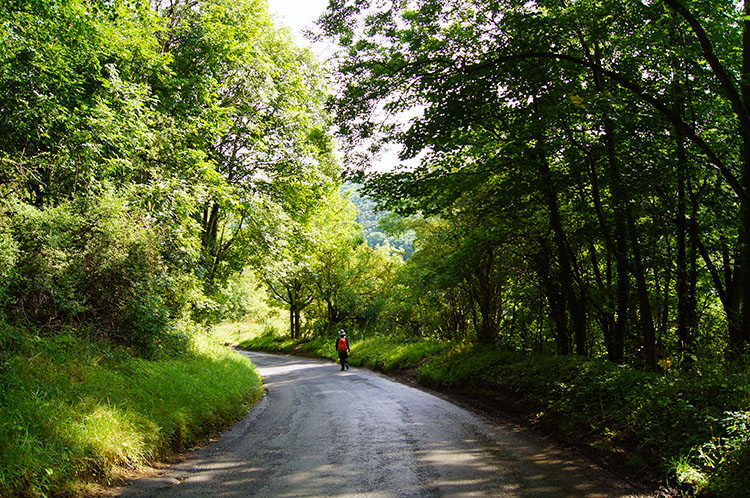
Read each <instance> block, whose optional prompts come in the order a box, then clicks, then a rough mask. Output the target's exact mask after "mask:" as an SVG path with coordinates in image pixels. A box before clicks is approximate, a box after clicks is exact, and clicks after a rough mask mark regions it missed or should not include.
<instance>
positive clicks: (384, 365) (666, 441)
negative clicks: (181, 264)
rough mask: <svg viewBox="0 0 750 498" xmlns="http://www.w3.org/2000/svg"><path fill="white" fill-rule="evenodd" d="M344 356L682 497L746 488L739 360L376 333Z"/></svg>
mask: <svg viewBox="0 0 750 498" xmlns="http://www.w3.org/2000/svg"><path fill="white" fill-rule="evenodd" d="M334 341H335V337H334V338H316V339H300V340H291V339H289V338H284V337H279V336H277V335H275V334H273V333H268V332H267V333H265V334H262V335H260V336H256V337H254V338H251V339H248V340H246V341H244V342H243V343H242V344H241V346H242V347H245V348H247V349H256V350H264V351H271V352H283V353H295V354H308V355H316V356H320V357H324V358H329V359H335V358H336V356H337V355H336V352H335V351H334ZM350 363H351V364H352V365H353V366H361V367H368V368H372V369H375V370H380V371H384V372H398V371H403V370H407V369H417V371H418V373H417V380H418V382H419V383H421V384H422V385H424V386H427V387H431V388H434V389H439V390H444V391H453V392H456V391H458V392H461V393H463V394H469V395H472V396H474V397H479V398H481V399H482V400H484V401H491V403H490V404H494V405H495V406H502V407H503V408H504V409H506V410H512V411H514V412H515V413H516V414H518V415H521V416H523V417H525V418H526V419H527V420H529V421H530V422H532V423H534V424H536V425H539V426H541V427H545V428H546V429H547V430H552V431H554V432H555V433H556V434H557V435H558V437H560V438H562V439H564V440H567V441H569V442H574V443H576V444H584V445H587V446H588V448H589V453H592V454H594V455H597V456H599V457H601V458H602V460H604V461H610V462H612V463H615V464H617V465H625V466H626V467H628V468H629V469H630V470H631V471H632V472H633V473H636V474H640V475H644V474H650V475H652V476H653V477H654V478H655V479H658V480H661V481H663V482H666V483H667V485H668V486H670V487H673V488H674V489H679V490H680V491H681V492H682V493H684V494H686V495H690V496H710V497H726V498H740V497H745V496H747V490H748V489H750V477H748V475H747V473H746V472H745V469H747V468H748V465H750V444H748V438H749V435H750V374H749V373H748V368H746V367H741V366H739V365H697V364H693V365H692V366H690V368H684V369H680V368H672V369H671V370H668V371H666V372H658V373H657V372H645V371H642V370H639V369H636V368H632V367H628V366H624V365H616V364H613V363H611V362H608V361H606V360H603V359H593V358H582V357H578V356H572V355H571V356H542V355H530V354H527V353H520V352H509V351H503V350H501V349H496V348H487V347H480V346H475V345H461V344H446V343H440V342H437V341H429V340H426V341H413V340H411V341H408V340H404V339H401V338H393V337H384V336H375V337H370V338H365V339H359V340H357V339H354V340H353V341H352V354H351V356H350Z"/></svg>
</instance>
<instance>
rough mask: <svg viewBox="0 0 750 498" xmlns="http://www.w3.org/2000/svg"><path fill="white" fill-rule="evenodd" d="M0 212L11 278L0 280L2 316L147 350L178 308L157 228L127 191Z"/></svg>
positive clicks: (17, 205) (175, 288) (16, 206)
mask: <svg viewBox="0 0 750 498" xmlns="http://www.w3.org/2000/svg"><path fill="white" fill-rule="evenodd" d="M3 214H4V217H3V219H4V220H5V222H6V228H7V231H6V232H5V235H4V237H3V240H5V241H7V242H5V244H6V247H8V248H10V249H14V250H15V253H14V252H10V251H8V252H4V254H6V258H8V257H13V260H11V261H10V262H12V263H14V264H11V265H8V266H7V267H6V268H7V269H6V270H5V271H6V272H11V273H12V274H14V275H15V276H16V278H15V279H13V280H10V281H6V282H7V283H5V285H4V289H5V290H4V292H5V296H6V297H5V305H6V306H5V310H6V311H5V314H6V316H7V317H8V319H12V320H15V321H18V322H23V321H26V322H29V323H33V324H36V325H46V326H50V325H52V326H55V327H61V326H63V325H66V324H74V323H75V324H81V325H84V324H85V325H86V326H89V327H92V328H93V329H94V330H95V331H97V332H98V333H102V334H106V335H109V336H110V337H113V338H119V339H122V340H124V341H126V342H127V343H130V344H134V345H137V346H139V347H141V348H144V350H147V349H148V348H149V347H150V343H151V342H152V340H153V339H154V338H155V337H156V336H158V335H159V334H160V333H161V332H163V331H165V330H167V329H168V327H169V324H170V320H172V319H177V318H179V317H180V316H181V315H182V314H183V313H184V310H183V309H181V308H180V305H182V306H184V303H182V302H181V298H180V297H177V296H179V292H180V291H182V290H183V288H182V286H180V285H177V282H176V281H175V277H176V275H175V274H174V273H173V272H171V271H170V268H169V266H168V265H167V263H166V262H165V260H164V258H163V256H162V254H163V252H164V245H163V239H162V237H161V236H160V232H159V231H158V229H157V228H156V227H155V226H154V223H153V222H152V221H151V220H150V218H149V217H148V216H147V214H146V213H144V212H143V211H141V210H139V209H137V208H134V207H133V206H132V205H131V204H129V203H128V201H127V198H126V196H123V195H118V194H114V193H106V192H105V193H104V194H103V195H102V196H100V197H95V198H91V199H87V200H83V199H81V200H78V201H72V202H67V203H62V204H60V205H58V206H56V207H54V208H48V209H44V210H41V209H38V208H36V207H33V206H30V205H28V204H24V203H20V202H16V203H13V204H10V205H7V207H6V211H5V212H4V213H3ZM14 254H15V256H14ZM170 305H172V307H170Z"/></svg>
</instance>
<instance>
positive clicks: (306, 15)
mask: <svg viewBox="0 0 750 498" xmlns="http://www.w3.org/2000/svg"><path fill="white" fill-rule="evenodd" d="M326 7H328V0H268V11H269V12H270V13H271V15H272V16H273V17H274V19H275V20H276V21H278V22H279V23H281V24H283V25H285V26H286V27H288V28H290V29H291V30H292V34H293V35H294V39H295V41H296V43H297V44H298V45H299V46H301V47H311V49H312V51H313V52H314V53H316V54H317V55H318V57H319V59H321V60H325V59H326V58H327V57H326V53H325V52H326V51H327V50H328V51H329V54H330V50H331V49H330V47H328V48H327V47H326V46H325V45H318V46H315V45H314V44H312V43H311V42H310V40H307V39H306V38H305V37H304V36H303V35H302V30H303V29H305V28H309V27H311V26H312V25H313V23H314V22H315V21H316V20H317V19H318V17H320V15H321V14H322V13H323V12H324V11H325V10H326ZM400 162H401V161H399V159H398V157H397V147H395V146H393V145H388V146H385V148H384V150H383V151H381V154H380V156H379V157H377V158H374V162H373V164H371V166H370V169H371V170H373V171H390V170H392V169H393V168H394V167H395V166H396V165H397V164H399V163H400ZM407 164H409V162H407ZM414 164H416V162H413V164H412V165H414Z"/></svg>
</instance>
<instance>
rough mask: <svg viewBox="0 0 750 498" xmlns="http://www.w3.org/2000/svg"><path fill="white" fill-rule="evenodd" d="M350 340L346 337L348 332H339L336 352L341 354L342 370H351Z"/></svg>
mask: <svg viewBox="0 0 750 498" xmlns="http://www.w3.org/2000/svg"><path fill="white" fill-rule="evenodd" d="M350 350H351V349H350V348H349V339H348V338H347V337H346V332H344V331H343V330H342V331H340V332H339V338H338V339H336V351H338V352H339V360H341V370H344V369H346V370H349V351H350Z"/></svg>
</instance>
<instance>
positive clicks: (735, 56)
mask: <svg viewBox="0 0 750 498" xmlns="http://www.w3.org/2000/svg"><path fill="white" fill-rule="evenodd" d="M310 37H311V38H312V39H315V40H318V41H320V42H326V43H329V44H331V45H332V46H334V47H336V49H335V51H334V52H333V55H332V56H331V59H330V60H328V61H322V60H320V58H319V57H317V56H315V55H314V54H313V52H312V51H311V50H310V49H306V48H300V47H298V46H297V45H295V43H294V42H293V41H292V37H291V34H290V32H289V31H288V30H287V29H285V28H283V27H279V26H277V25H275V24H274V22H273V21H272V19H271V17H270V15H269V13H268V8H267V5H266V3H265V1H264V0H122V1H119V0H117V1H93V0H6V1H4V2H2V4H0V412H2V413H3V415H4V416H2V417H0V439H2V440H4V441H7V444H4V445H2V446H0V496H5V495H6V494H7V495H9V496H14V495H19V496H26V495H29V496H46V495H50V494H51V495H65V494H68V495H74V494H77V493H78V492H80V489H79V488H75V487H71V486H73V485H71V484H70V483H71V482H74V481H76V482H77V481H80V480H84V481H86V480H88V481H92V480H93V481H97V482H101V481H102V480H103V481H111V480H112V479H116V476H115V475H114V474H113V471H112V469H113V468H116V467H120V468H122V467H128V466H133V465H138V464H139V463H140V462H144V461H153V460H155V459H158V458H160V457H162V456H164V455H165V454H168V452H169V451H171V450H173V449H175V447H184V446H189V445H190V444H192V443H194V442H195V441H197V440H200V438H201V437H205V436H206V434H209V433H210V431H211V430H216V429H217V428H218V427H221V426H222V425H226V423H227V422H228V421H229V420H233V419H236V418H237V417H238V416H240V414H239V412H238V411H237V410H238V409H240V408H242V407H246V406H247V405H249V404H251V403H252V402H253V401H254V400H255V399H257V396H258V395H259V394H258V393H259V387H258V385H259V384H258V383H259V380H258V379H257V376H256V377H253V381H252V382H248V385H244V386H243V385H239V384H231V385H230V384H229V383H228V384H227V385H226V386H224V387H222V389H224V393H225V397H224V398H221V399H219V400H218V401H217V402H216V403H217V405H219V404H220V405H223V406H234V409H233V410H227V411H221V410H216V411H215V412H213V411H212V410H203V412H212V413H213V415H212V416H214V415H215V417H216V418H213V419H209V420H207V419H204V418H201V417H204V416H206V415H205V413H200V414H199V413H196V414H195V415H194V416H195V420H194V421H192V420H191V423H192V422H194V424H195V427H203V428H204V429H200V430H199V429H186V427H193V426H192V425H190V426H185V425H184V423H185V422H184V421H174V420H171V419H169V418H168V415H167V413H168V412H172V411H174V409H173V408H170V409H165V410H164V417H165V418H164V419H163V420H162V419H161V418H158V417H156V416H153V417H152V416H151V415H149V417H152V418H148V417H147V416H146V415H137V414H136V415H133V413H135V412H138V410H140V409H141V406H142V407H143V410H144V412H143V413H147V412H146V410H152V409H153V410H157V411H159V410H161V408H160V407H158V406H156V405H153V404H152V400H153V399H156V397H157V396H156V394H155V391H154V392H150V393H149V394H150V395H149V396H145V397H144V398H143V399H142V400H141V401H139V402H138V403H142V405H141V404H138V403H135V402H134V401H133V399H134V398H135V397H136V395H135V394H132V393H130V394H129V393H128V392H126V387H125V386H127V385H128V383H129V382H130V381H127V380H123V381H122V387H121V388H120V387H118V393H119V394H118V395H115V394H113V392H112V389H113V387H112V386H113V385H115V384H114V383H113V381H112V378H111V377H108V375H110V374H112V375H114V374H115V373H116V375H119V376H122V379H130V378H131V377H128V376H132V378H134V379H139V378H140V376H139V374H140V373H142V372H144V371H157V370H158V371H160V372H166V373H163V375H167V376H169V378H170V379H172V380H173V381H174V382H178V381H181V380H185V378H186V376H185V374H184V372H185V371H186V370H192V369H193V367H189V368H188V367H186V366H187V365H193V366H195V365H198V364H200V365H201V366H200V368H198V367H195V370H196V371H198V370H200V371H203V372H204V375H207V376H208V375H211V376H212V378H224V377H222V375H223V376H225V377H226V378H228V377H230V376H231V377H232V378H234V379H236V378H237V377H238V376H239V375H238V373H237V372H239V371H242V372H245V374H247V375H251V373H248V372H250V370H251V368H252V367H251V366H247V365H244V364H242V363H241V362H239V360H237V359H236V358H235V357H233V356H225V355H228V354H229V353H227V352H223V350H222V349H221V348H220V347H219V346H218V345H216V344H215V337H212V334H211V332H210V330H211V329H212V328H213V327H215V326H216V325H217V324H220V323H226V322H232V323H242V324H245V325H247V324H260V327H261V330H260V333H259V334H258V337H257V338H256V339H257V340H258V341H260V343H258V344H260V345H263V344H264V345H265V346H264V347H266V348H270V347H277V346H278V344H281V343H284V344H286V345H287V346H288V345H290V344H294V345H296V346H298V345H299V344H302V343H303V342H304V343H305V344H307V345H308V346H307V347H312V348H318V350H319V352H320V354H321V355H326V354H327V353H325V352H324V351H323V350H322V349H321V348H322V347H323V346H322V345H323V344H324V343H325V341H328V340H329V339H330V337H333V336H334V335H335V334H336V332H337V331H338V330H339V329H346V330H348V331H350V335H351V336H352V338H353V341H354V343H355V349H354V352H355V353H354V354H353V361H355V362H356V361H362V362H364V363H367V361H368V360H367V355H365V352H366V351H368V350H366V349H365V345H366V344H370V346H371V347H372V348H374V349H377V350H381V351H396V350H398V351H399V353H398V354H405V353H403V352H404V351H405V350H406V349H409V348H413V349H414V351H415V356H414V357H411V358H410V359H408V360H403V361H401V360H399V361H401V362H400V363H399V361H396V362H395V363H393V364H391V363H388V361H386V360H385V359H383V358H382V357H380V359H378V360H377V361H376V360H372V362H371V364H370V365H369V366H372V367H374V368H385V369H386V370H387V369H394V368H395V369H400V368H412V367H414V368H416V366H417V365H418V366H420V367H423V368H421V369H420V371H419V372H420V373H419V375H420V376H421V378H422V380H423V381H424V382H425V383H427V384H429V385H431V386H435V387H446V388H455V387H456V386H458V385H473V386H476V387H480V386H494V388H493V389H495V390H496V391H497V393H501V392H502V393H505V394H506V395H507V393H516V394H514V395H513V396H522V395H524V393H525V394H528V395H529V396H532V395H533V396H535V398H534V400H533V402H532V401H530V398H524V400H523V401H524V403H526V404H527V405H529V406H533V407H535V410H536V413H537V414H538V415H539V417H538V418H544V416H542V415H541V414H542V413H543V412H545V411H546V412H549V413H554V416H553V417H552V418H553V419H554V420H556V421H557V422H559V420H560V419H565V420H568V421H571V420H573V419H574V417H575V416H579V417H580V419H575V420H577V422H575V423H568V424H567V425H566V426H565V428H563V429H564V430H563V432H566V431H567V432H568V433H569V434H575V435H577V436H581V437H584V436H591V435H592V434H594V433H595V436H591V437H592V438H593V439H596V441H595V442H592V445H598V446H597V448H598V449H599V450H601V451H602V452H605V453H606V452H609V453H621V452H626V453H627V455H629V457H628V458H627V459H626V460H625V461H620V463H622V465H625V466H627V467H629V468H631V469H634V470H635V471H640V470H644V469H649V468H651V469H653V468H657V469H658V471H657V474H658V476H657V477H655V479H656V480H661V481H662V482H666V486H667V487H669V488H670V489H672V491H670V492H674V493H685V494H688V495H705V496H745V495H744V494H743V493H745V492H746V490H747V489H748V486H750V482H749V481H748V478H747V476H745V475H744V471H743V468H745V467H746V464H747V463H748V462H749V461H750V446H748V438H749V437H750V436H749V434H750V416H749V415H748V414H750V378H749V377H750V356H748V355H749V354H750V351H748V347H749V346H750V76H747V75H748V73H750V6H747V5H746V4H745V3H742V2H731V1H727V0H642V1H637V0H574V1H567V0H558V1H554V2H549V1H547V0H536V1H516V0H372V1H367V0H330V2H329V6H328V9H327V10H326V11H325V13H323V15H322V16H321V18H320V19H319V21H318V23H317V25H316V27H315V28H314V29H312V30H311V33H310ZM391 146H396V147H397V148H399V150H400V151H401V152H400V157H399V161H398V162H399V163H401V162H403V163H404V164H409V165H408V166H406V165H398V164H394V165H393V167H392V168H391V170H390V171H386V172H373V171H372V170H370V169H368V168H369V166H371V165H372V164H373V162H375V161H376V159H377V157H378V156H379V154H382V152H383V150H384V149H385V148H387V147H391ZM269 317H271V318H273V317H275V319H274V320H273V321H269ZM263 341H265V342H263ZM273 341H276V344H277V346H272V343H273ZM284 341H286V342H284ZM289 341H291V342H289ZM315 341H318V342H315ZM368 341H369V342H368ZM357 342H359V343H360V344H362V347H363V349H361V350H360V351H361V352H362V356H361V360H357V359H356V351H357V350H356V346H357ZM261 343H262V344H261ZM256 345H257V344H256ZM310 345H312V346H310ZM284 347H286V346H284ZM389 348H396V349H389ZM373 354H374V353H373ZM394 354H396V353H394ZM477 361H481V362H483V366H484V367H487V372H489V373H488V374H487V376H486V377H481V376H479V377H477V376H476V375H479V374H475V373H474V372H476V371H477V370H480V369H481V367H480V368H470V366H472V365H473V366H474V367H476V365H475V364H474V363H472V362H477ZM228 365H229V366H230V367H231V368H229V367H228ZM92 372H94V373H92ZM95 372H99V373H95ZM181 372H183V373H181ZM221 372H224V373H223V374H222V373H221ZM245 374H243V375H245ZM490 374H491V378H490ZM196 375H198V374H196ZM60 376H65V379H67V380H65V382H63V380H62V377H60ZM251 376H252V375H251ZM119 378H120V377H118V379H119ZM561 379H564V380H561ZM68 381H69V382H70V383H69V384H68V383H66V382H68ZM118 382H119V381H118ZM139 382H141V381H140V380H139ZM143 382H146V383H147V381H143ZM503 382H511V383H510V384H502V383H503ZM513 382H515V383H513ZM493 383H498V384H497V385H495V384H493ZM249 384H252V386H249ZM501 384H502V385H501ZM117 385H118V386H119V385H120V384H117ZM139 385H141V384H139ZM60 386H67V387H60ZM142 389H143V390H147V389H154V390H156V389H158V383H155V384H153V385H148V386H142ZM190 389H195V387H190V388H186V391H190ZM488 389H489V387H488ZM577 389H579V390H577ZM120 390H121V391H122V392H120ZM71 393H72V394H71ZM518 393H520V394H518ZM118 396H121V397H118ZM61 400H62V402H61ZM110 400H118V401H113V402H110ZM237 400H242V401H241V403H239V404H238V403H237ZM608 400H609V401H608ZM579 401H580V404H577V403H578V402H579ZM605 401H607V403H605ZM131 402H133V403H134V405H133V406H137V407H138V408H129V409H122V410H120V408H121V407H123V406H126V405H128V403H131ZM178 402H180V400H175V403H178ZM182 402H184V403H186V404H188V403H189V400H187V399H184V400H182ZM545 403H547V404H545ZM605 405H606V406H607V408H609V407H612V409H613V411H614V410H615V407H617V409H618V410H619V411H620V412H621V413H622V417H621V419H618V418H617V417H616V416H615V415H614V414H613V415H609V414H606V413H605ZM60 406H65V407H70V408H74V410H72V411H71V412H63V411H59V412H58V411H55V410H57V409H58V408H57V407H60ZM53 408H54V409H53ZM105 408H106V410H109V411H102V410H105ZM537 408H538V409H537ZM553 408H554V409H553ZM600 408H601V410H600ZM44 410H48V411H47V412H45V411H44ZM60 410H62V408H60ZM118 410H119V411H121V412H122V413H119V411H118ZM555 410H556V411H555ZM587 410H593V411H592V412H588V411H587ZM39 413H53V414H57V415H55V416H56V417H57V418H55V419H54V420H53V418H54V417H52V416H51V415H50V416H49V417H48V418H47V419H44V420H42V419H40V418H39V417H40V415H38V414H39ZM138 413H141V412H138ZM148 413H150V412H148ZM159 413H160V414H161V413H162V412H161V411H159ZM591 413H594V415H591ZM599 414H600V415H601V416H600V417H599ZM105 415H106V416H105ZM131 415H132V416H133V417H134V418H133V419H132V420H131V421H130V422H129V423H130V424H131V425H132V426H133V427H136V428H138V430H137V431H135V432H136V433H137V434H142V433H141V432H138V431H140V430H144V431H145V429H144V428H145V427H151V425H154V424H156V426H159V427H162V429H160V431H161V432H159V431H156V432H155V433H154V434H153V435H146V436H142V435H137V436H136V435H134V436H133V437H134V438H135V439H134V440H132V441H130V442H129V443H128V446H127V448H125V447H122V448H120V447H117V448H113V447H112V446H108V445H110V444H114V443H106V442H102V441H99V440H91V439H86V438H87V437H88V438H92V437H94V435H93V434H94V433H96V432H97V431H100V429H101V428H100V427H99V428H97V427H94V426H90V427H89V426H88V425H87V424H88V423H89V422H91V421H94V422H97V423H102V421H104V420H115V418H116V417H118V416H123V417H129V416H131ZM590 415H591V416H590ZM161 416H162V415H159V417H161ZM139 417H141V418H139ZM191 417H192V415H191ZM597 417H599V418H600V420H598V421H597V422H592V421H591V420H593V419H595V418H597ZM147 418H148V420H146V419H147ZM587 419H588V420H589V422H586V420H587ZM128 420H130V419H128ZM154 420H158V421H157V422H154ZM65 424H68V425H65ZM149 424H151V425H149ZM587 424H588V425H587ZM112 425H113V426H115V425H117V424H115V423H114V422H112ZM120 425H123V424H120ZM62 427H68V428H70V427H73V428H76V429H75V430H76V431H77V430H79V429H81V431H82V433H81V434H80V435H76V437H75V438H74V439H75V441H72V440H69V439H66V438H67V437H69V436H66V435H65V434H66V430H65V429H62ZM86 427H88V429H86ZM165 427H166V428H167V429H164V428H165ZM82 428H83V429H82ZM558 428H560V425H559V424H558ZM561 430H562V429H561ZM68 432H70V431H68ZM84 433H85V434H87V435H86V436H84ZM157 433H159V434H161V435H156V434H157ZM76 434H78V433H76ZM113 439H117V438H113ZM584 439H585V437H584ZM81 441H83V442H81ZM75 445H78V446H75ZM71 448H75V449H71ZM76 485H77V484H76Z"/></svg>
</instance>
